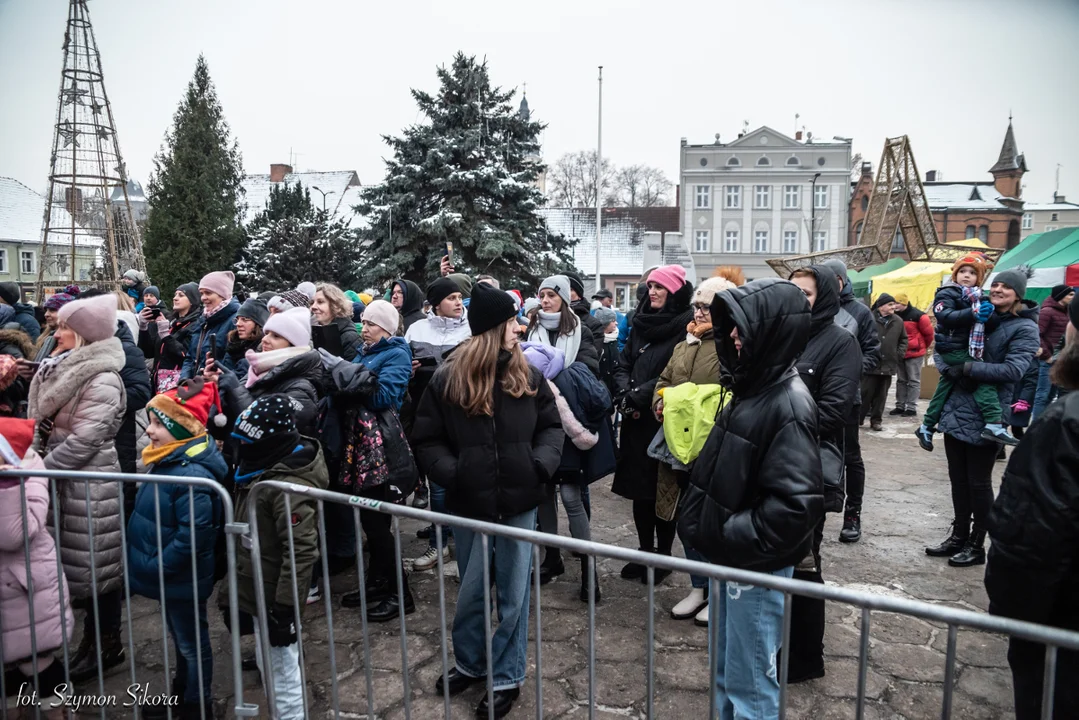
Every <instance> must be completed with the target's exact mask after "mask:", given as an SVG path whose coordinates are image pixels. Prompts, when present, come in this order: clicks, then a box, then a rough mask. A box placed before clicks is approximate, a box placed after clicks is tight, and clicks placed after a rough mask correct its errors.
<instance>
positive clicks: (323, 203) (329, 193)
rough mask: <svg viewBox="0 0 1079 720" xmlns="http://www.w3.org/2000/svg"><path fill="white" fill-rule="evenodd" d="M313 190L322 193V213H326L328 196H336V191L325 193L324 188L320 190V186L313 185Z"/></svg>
mask: <svg viewBox="0 0 1079 720" xmlns="http://www.w3.org/2000/svg"><path fill="white" fill-rule="evenodd" d="M311 189H312V190H318V191H319V192H320V193H322V212H326V196H327V195H336V194H337V193H336V191H334V190H330V191H329V192H323V190H322V188H320V187H319V186H318V185H312V186H311Z"/></svg>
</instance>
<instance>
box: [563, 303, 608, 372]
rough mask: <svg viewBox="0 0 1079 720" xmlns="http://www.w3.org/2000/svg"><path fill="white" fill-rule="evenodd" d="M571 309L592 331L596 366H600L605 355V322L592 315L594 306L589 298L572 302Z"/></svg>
mask: <svg viewBox="0 0 1079 720" xmlns="http://www.w3.org/2000/svg"><path fill="white" fill-rule="evenodd" d="M570 309H571V310H573V312H574V314H575V315H576V316H577V318H578V319H579V320H580V321H581V324H582V325H584V326H585V327H586V328H588V330H589V331H590V332H591V333H592V345H593V347H595V348H596V367H597V368H598V367H599V358H600V357H602V356H603V335H604V333H603V330H604V327H603V323H601V322H600V321H599V320H597V319H596V318H595V317H594V316H593V315H592V307H591V305H590V304H589V302H588V301H587V300H578V301H577V302H575V303H570ZM592 372H594V373H596V374H597V376H598V374H599V371H598V370H593V371H592Z"/></svg>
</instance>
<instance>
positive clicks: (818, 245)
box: [813, 230, 828, 252]
mask: <svg viewBox="0 0 1079 720" xmlns="http://www.w3.org/2000/svg"><path fill="white" fill-rule="evenodd" d="M827 244H828V231H827V230H818V231H816V232H815V233H813V252H820V251H821V250H823V249H824V246H825V245H827Z"/></svg>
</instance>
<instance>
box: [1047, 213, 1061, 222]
mask: <svg viewBox="0 0 1079 720" xmlns="http://www.w3.org/2000/svg"><path fill="white" fill-rule="evenodd" d="M1059 219H1060V215H1058V214H1057V213H1050V215H1049V222H1056V221H1057V220H1059Z"/></svg>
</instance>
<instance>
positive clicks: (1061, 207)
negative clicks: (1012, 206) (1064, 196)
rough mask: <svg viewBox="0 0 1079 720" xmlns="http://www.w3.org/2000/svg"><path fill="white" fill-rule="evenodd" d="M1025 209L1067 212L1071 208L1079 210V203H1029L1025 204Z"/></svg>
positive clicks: (1029, 210)
mask: <svg viewBox="0 0 1079 720" xmlns="http://www.w3.org/2000/svg"><path fill="white" fill-rule="evenodd" d="M1023 210H1026V211H1027V212H1042V211H1047V212H1067V211H1069V210H1071V211H1076V210H1079V204H1076V203H1070V202H1055V203H1027V204H1025V205H1023Z"/></svg>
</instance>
